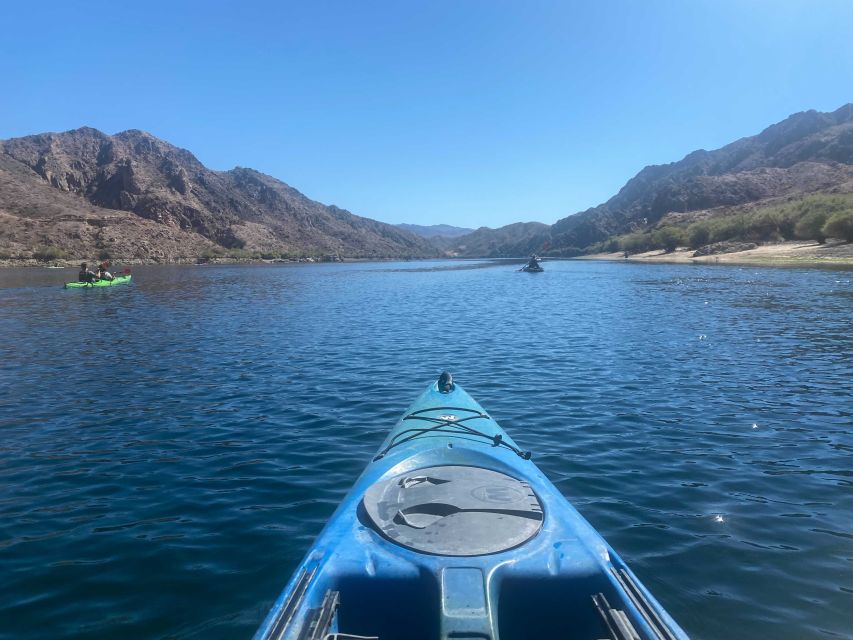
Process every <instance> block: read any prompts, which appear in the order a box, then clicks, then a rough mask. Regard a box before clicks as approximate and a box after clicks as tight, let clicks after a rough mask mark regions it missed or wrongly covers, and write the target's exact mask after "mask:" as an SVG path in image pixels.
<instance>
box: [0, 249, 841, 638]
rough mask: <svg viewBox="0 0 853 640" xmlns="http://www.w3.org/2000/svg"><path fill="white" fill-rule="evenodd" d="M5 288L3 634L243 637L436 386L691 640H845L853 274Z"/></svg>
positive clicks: (683, 272)
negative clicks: (495, 432)
mask: <svg viewBox="0 0 853 640" xmlns="http://www.w3.org/2000/svg"><path fill="white" fill-rule="evenodd" d="M546 266H547V267H548V270H547V271H546V273H544V274H538V275H537V276H534V277H531V276H530V275H529V274H519V273H517V272H515V267H514V266H512V265H505V264H502V263H488V262H478V263H459V264H457V265H450V264H448V263H418V264H405V263H400V264H379V265H372V264H344V265H313V266H276V267H199V268H194V267H183V268H175V267H160V268H153V267H152V268H139V269H137V270H136V273H137V275H136V278H135V279H136V283H135V284H134V285H133V286H131V287H123V288H122V287H116V288H114V289H108V290H97V291H96V290H92V291H63V290H61V289H59V288H58V287H57V286H55V285H57V284H58V283H59V282H61V280H62V278H63V277H64V274H62V273H59V274H57V273H55V272H49V273H48V272H38V271H36V270H6V271H3V272H0V336H2V337H3V340H2V341H0V382H2V386H3V387H4V391H5V393H3V394H0V428H2V433H3V436H4V437H3V441H2V442H0V567H2V576H0V577H2V583H1V584H2V585H3V586H2V589H3V597H2V599H0V638H3V639H6V638H9V639H11V638H20V637H27V638H33V639H37V638H51V639H55V638H58V637H66V638H75V637H86V638H114V637H117V636H122V637H127V638H161V637H169V638H182V639H184V638H187V639H188V638H205V640H207V639H210V638H235V637H250V636H251V634H252V633H253V631H254V629H255V627H256V625H257V624H258V622H259V621H260V620H261V619H262V617H263V616H264V615H265V613H266V611H267V608H268V606H269V605H270V603H271V602H272V601H273V600H274V598H275V597H276V595H277V594H278V592H279V591H280V589H281V588H282V586H283V584H284V582H285V581H286V580H287V578H288V577H289V575H290V572H291V571H292V569H293V568H294V567H295V565H296V564H297V563H298V561H299V559H300V558H301V556H302V554H303V553H304V552H305V550H306V548H307V547H308V546H309V545H310V543H311V541H312V540H313V538H314V536H315V535H316V534H317V533H318V532H319V530H320V529H321V528H322V527H323V525H324V524H325V522H326V520H327V519H328V517H329V515H330V514H331V513H332V512H333V511H334V509H335V508H336V506H337V504H338V503H339V501H340V499H341V498H342V497H343V496H344V495H345V493H346V492H347V490H348V489H349V487H350V486H351V485H352V482H353V480H354V479H355V477H356V476H357V475H358V474H359V473H360V472H361V470H362V469H363V467H364V465H365V463H366V461H367V460H369V458H370V457H371V455H372V454H373V453H374V451H375V449H376V448H377V447H378V445H379V443H380V442H381V440H382V438H383V437H384V434H385V432H386V431H387V429H388V428H389V426H390V425H391V424H392V423H393V422H394V420H395V419H396V418H397V417H398V415H399V414H400V412H401V411H402V410H403V409H404V408H405V407H406V406H407V405H408V403H409V402H411V400H412V399H413V398H414V396H415V394H416V393H417V392H419V391H420V389H421V388H422V387H423V386H424V384H425V383H426V381H428V380H429V379H431V378H432V377H433V376H435V375H436V374H437V373H438V372H439V371H440V370H441V369H443V368H448V369H451V370H452V371H454V372H455V373H456V375H457V378H458V379H459V380H460V382H462V384H464V385H465V386H466V388H467V389H468V390H469V391H471V392H472V394H473V395H474V396H475V397H477V398H478V399H479V400H480V401H481V402H482V403H483V405H484V406H485V407H486V408H487V409H488V410H489V411H490V412H491V413H492V414H493V415H494V416H495V417H496V418H497V419H498V420H500V421H501V422H502V424H503V425H504V427H505V428H506V429H507V430H508V431H509V432H510V433H511V434H512V436H513V437H514V439H515V440H517V441H518V442H519V444H521V446H522V447H524V448H529V449H531V450H533V452H534V456H535V457H534V459H535V460H536V462H537V464H539V465H540V467H541V468H542V469H543V471H544V472H545V473H546V474H547V475H548V476H549V477H550V478H551V479H552V480H553V481H554V483H555V484H556V485H557V486H558V487H559V488H560V490H561V491H562V492H563V493H564V494H565V495H567V496H568V497H569V498H570V499H571V500H572V501H573V503H574V504H575V505H576V506H577V507H578V509H579V510H580V511H581V512H582V513H583V514H584V515H585V516H586V517H587V518H588V519H589V520H590V521H591V522H592V523H593V524H594V525H595V526H596V527H598V528H599V529H600V530H601V532H602V533H603V534H604V535H605V537H607V539H608V540H609V541H610V542H611V544H613V546H614V547H616V549H618V550H619V551H620V553H621V554H622V555H623V556H624V557H625V558H626V560H627V561H628V562H629V563H630V564H631V566H632V567H633V568H634V569H635V571H636V572H637V573H638V574H639V575H640V577H641V578H642V579H643V580H644V582H646V584H647V585H648V586H649V587H650V588H651V589H652V591H653V592H654V593H655V594H656V595H657V596H658V598H659V599H660V600H661V601H662V602H663V603H664V605H665V606H666V607H667V608H668V609H669V610H670V612H671V613H672V614H673V616H674V617H675V618H676V619H677V620H679V622H680V623H681V624H682V625H683V626H684V627H685V629H687V631H688V632H689V633H691V634H692V635H694V636H695V637H697V638H721V639H722V638H725V639H729V638H733V639H737V638H761V637H773V638H777V639H786V638H790V639H794V638H804V637H827V638H840V637H850V629H851V628H853V621H851V618H850V614H849V613H848V612H849V611H851V610H853V600H851V594H853V542H851V541H853V534H851V513H853V493H851V492H850V487H851V484H853V478H851V476H853V472H851V471H850V469H851V453H853V429H851V426H853V401H851V398H853V388H851V380H853V375H851V374H853V357H851V356H853V331H851V328H853V326H851V320H850V318H851V317H853V314H851V311H853V309H852V308H851V302H853V288H851V280H850V278H849V275H848V274H847V273H846V272H834V271H828V270H826V271H824V270H806V269H789V270H774V269H761V268H744V269H740V268H733V267H723V268H721V267H715V266H711V265H709V266H696V265H629V264H618V263H580V262H572V263H569V262H566V263H549V264H548V265H546Z"/></svg>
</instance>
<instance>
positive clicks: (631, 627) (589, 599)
mask: <svg viewBox="0 0 853 640" xmlns="http://www.w3.org/2000/svg"><path fill="white" fill-rule="evenodd" d="M446 389H447V390H446V391H444V392H443V391H441V390H440V389H439V386H438V385H437V384H435V383H433V384H432V385H431V386H430V387H429V388H428V389H427V390H426V391H425V392H424V393H423V394H422V395H421V396H420V397H419V398H418V400H417V401H416V402H415V403H414V404H413V405H412V406H411V407H410V408H409V409H408V411H406V413H405V414H404V416H403V417H402V418H401V420H400V421H398V423H397V425H396V426H395V427H394V429H393V430H392V431H391V433H390V434H389V435H388V437H387V438H386V440H385V442H384V443H383V444H382V446H381V447H380V449H379V452H378V453H377V455H376V457H375V458H374V459H373V461H372V462H371V463H370V464H369V465H368V466H367V468H366V469H365V471H364V473H363V474H362V475H361V477H360V478H359V479H358V480H357V481H356V483H355V485H354V486H353V489H352V490H351V491H350V493H349V494H348V495H347V497H346V498H345V499H344V500H343V502H342V503H341V505H340V506H339V508H338V510H337V511H336V512H335V514H334V515H333V516H332V518H331V519H330V521H329V523H328V524H327V525H326V527H325V528H324V530H323V531H322V532H321V533H320V535H319V537H318V538H317V540H316V541H315V543H314V545H313V547H312V548H311V549H310V551H309V552H308V554H307V556H306V557H305V559H304V560H303V561H302V563H301V565H300V566H299V568H298V569H297V571H296V572H295V574H294V576H293V578H292V579H291V581H290V582H289V584H288V585H287V586H286V588H285V590H284V592H283V593H282V594H281V596H280V597H279V599H278V600H277V601H276V603H275V605H274V606H273V608H272V610H271V611H270V613H269V615H268V616H267V619H266V620H265V622H264V623H263V625H262V626H261V628H260V629H259V630H258V632H257V634H256V636H255V638H256V640H273V639H275V640H278V639H282V638H293V639H298V640H308V639H326V638H329V637H331V638H339V639H341V640H343V639H345V638H351V637H363V638H380V639H382V640H392V639H398V638H399V639H406V640H417V639H423V640H435V639H438V638H441V639H450V638H476V639H480V640H498V638H500V640H516V639H517V640H529V639H533V638H596V639H600V638H612V639H615V640H623V639H624V640H633V639H635V638H643V639H654V640H657V639H660V638H663V639H666V640H672V639H674V638H678V639H684V638H686V635H685V634H684V632H683V631H681V629H680V628H679V627H678V625H677V624H676V623H675V622H674V621H673V620H672V619H671V618H670V617H669V615H668V614H667V613H666V612H665V611H664V609H663V608H662V607H661V606H660V605H659V604H658V603H657V602H656V601H655V600H654V598H653V596H652V595H651V594H650V593H649V592H648V591H647V590H646V589H645V588H644V587H643V586H642V585H641V584H640V583H639V581H638V580H637V579H636V577H635V576H634V575H633V573H631V571H630V570H629V569H628V568H627V567H626V566H625V564H624V563H623V562H622V561H621V559H620V558H619V556H618V555H617V554H616V553H615V552H614V551H613V549H611V548H610V546H609V545H608V544H607V543H606V542H605V541H604V540H603V538H602V537H601V536H600V535H599V534H598V533H597V532H596V531H595V529H593V527H592V526H591V525H590V524H589V523H588V522H587V521H586V520H585V519H584V518H583V517H582V516H581V515H580V514H579V513H578V512H577V511H576V510H575V509H574V507H572V506H571V505H570V504H569V503H568V501H566V499H565V498H564V497H563V496H562V495H561V494H560V492H559V491H558V490H557V489H556V487H554V485H553V484H551V482H550V481H548V480H547V478H546V477H545V476H544V475H543V474H542V472H541V471H540V470H539V469H538V468H537V467H536V466H535V464H534V463H533V462H532V461H531V460H530V454H529V453H528V452H525V451H523V450H522V449H520V448H519V447H518V446H517V445H516V444H515V442H514V441H513V440H512V439H511V438H509V436H507V435H506V433H504V432H503V430H502V429H501V428H500V426H499V425H498V424H497V422H495V421H494V420H493V419H492V418H491V416H489V415H488V414H487V413H486V412H485V411H484V410H483V408H482V407H480V405H478V404H477V403H476V402H475V401H474V400H473V398H471V396H469V395H468V394H467V393H466V392H465V391H464V390H463V389H462V388H461V387H460V386H459V385H454V384H452V383H450V385H449V386H446ZM335 634H339V635H335Z"/></svg>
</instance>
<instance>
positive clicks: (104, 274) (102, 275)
mask: <svg viewBox="0 0 853 640" xmlns="http://www.w3.org/2000/svg"><path fill="white" fill-rule="evenodd" d="M109 266H110V263H109V262H102V263H101V264H99V265H98V280H112V279H113V274H111V273H110V272H109V271H107V267H109Z"/></svg>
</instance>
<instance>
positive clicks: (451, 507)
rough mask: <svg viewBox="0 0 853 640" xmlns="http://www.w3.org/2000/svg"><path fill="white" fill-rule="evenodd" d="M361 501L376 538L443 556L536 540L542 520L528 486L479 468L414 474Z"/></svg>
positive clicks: (371, 492) (377, 486)
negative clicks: (376, 533)
mask: <svg viewBox="0 0 853 640" xmlns="http://www.w3.org/2000/svg"><path fill="white" fill-rule="evenodd" d="M362 502H363V503H364V508H365V510H366V511H367V515H368V516H369V518H370V520H371V524H372V525H373V527H374V529H376V530H377V531H378V532H379V533H381V534H382V535H384V536H386V537H387V538H389V539H390V540H392V541H393V542H396V543H397V544H399V545H402V546H404V547H408V548H409V549H414V550H415V551H421V552H424V553H431V554H436V555H442V556H480V555H485V554H488V553H498V552H499V551H506V550H507V549H512V548H513V547H517V546H518V545H520V544H522V543H524V542H526V541H527V540H529V539H530V538H532V537H533V536H535V535H536V534H537V533H538V532H539V529H540V528H541V527H542V520H543V515H542V505H541V504H540V503H539V500H538V499H537V498H536V495H535V494H534V493H533V490H532V489H531V488H530V485H528V484H527V483H526V482H522V481H521V480H516V479H515V478H512V477H510V476H508V475H506V474H504V473H499V472H498V471H492V470H490V469H482V468H480V467H463V466H443V467H427V468H425V469H417V470H415V471H411V472H409V473H405V474H403V475H399V476H396V477H394V478H391V479H389V480H384V481H382V482H377V483H376V484H374V485H372V486H371V487H370V488H369V489H368V490H367V491H366V492H365V494H364V498H363V500H362Z"/></svg>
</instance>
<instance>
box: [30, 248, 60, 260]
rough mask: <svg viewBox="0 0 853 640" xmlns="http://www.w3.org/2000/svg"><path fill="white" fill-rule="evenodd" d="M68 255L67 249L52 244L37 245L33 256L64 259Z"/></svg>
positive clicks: (40, 258) (42, 258) (41, 258)
mask: <svg viewBox="0 0 853 640" xmlns="http://www.w3.org/2000/svg"><path fill="white" fill-rule="evenodd" d="M67 257H68V254H67V253H65V251H63V250H62V249H60V248H59V247H54V246H52V245H48V246H40V247H36V248H35V249H34V250H33V258H35V259H36V260H44V261H48V260H62V259H64V258H67Z"/></svg>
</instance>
